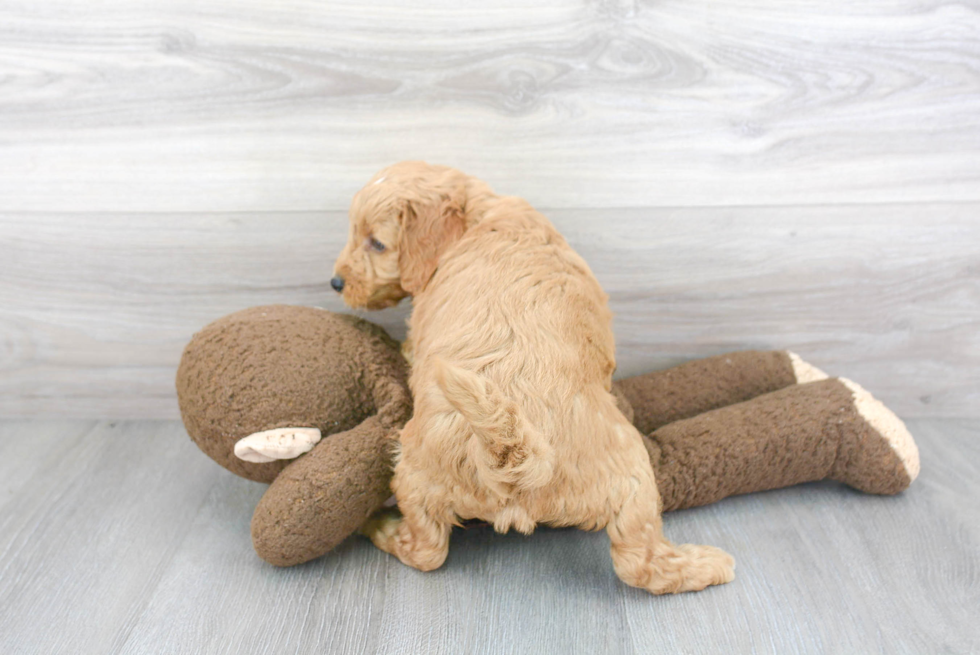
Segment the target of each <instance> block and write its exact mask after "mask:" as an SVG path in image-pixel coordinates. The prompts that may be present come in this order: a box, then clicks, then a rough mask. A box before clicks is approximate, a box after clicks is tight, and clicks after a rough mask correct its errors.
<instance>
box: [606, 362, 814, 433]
mask: <svg viewBox="0 0 980 655" xmlns="http://www.w3.org/2000/svg"><path fill="white" fill-rule="evenodd" d="M826 378H827V374H826V373H824V372H823V371H821V370H819V369H817V368H815V367H813V366H812V365H810V364H808V363H807V362H805V361H803V360H802V359H800V358H799V357H798V356H797V355H796V354H795V353H792V352H789V351H788V350H771V351H770V350H743V351H739V352H732V353H726V354H724V355H715V356H714V357H705V358H704V359H696V360H693V361H690V362H686V363H684V364H680V365H678V366H674V367H672V368H668V369H663V370H660V371H654V372H653V373H647V374H645V375H637V376H635V377H631V378H626V379H624V380H618V381H616V382H614V383H613V393H614V394H615V395H616V396H617V400H618V401H619V407H620V409H621V410H622V411H623V413H624V414H626V416H627V418H629V419H630V420H631V421H632V422H633V425H635V426H636V429H638V430H639V431H640V432H641V433H642V434H649V433H650V432H652V431H654V430H656V429H657V428H659V427H660V426H662V425H667V424H668V423H673V422H674V421H679V420H680V419H685V418H690V417H692V416H697V415H698V414H701V413H703V412H707V411H709V410H712V409H717V408H719V407H726V406H728V405H734V404H735V403H740V402H743V401H745V400H749V399H750V398H755V397H756V396H761V395H763V394H765V393H769V392H770V391H776V390H777V389H782V388H784V387H788V386H790V385H792V384H797V383H801V382H813V381H815V380H824V379H826Z"/></svg>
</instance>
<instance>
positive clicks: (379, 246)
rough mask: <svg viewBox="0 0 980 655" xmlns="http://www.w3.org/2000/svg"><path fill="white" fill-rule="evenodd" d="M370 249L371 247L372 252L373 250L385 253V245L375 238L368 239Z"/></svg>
mask: <svg viewBox="0 0 980 655" xmlns="http://www.w3.org/2000/svg"><path fill="white" fill-rule="evenodd" d="M368 247H370V248H371V250H373V251H374V252H384V251H385V244H383V243H381V242H380V241H378V240H377V239H375V238H374V237H368Z"/></svg>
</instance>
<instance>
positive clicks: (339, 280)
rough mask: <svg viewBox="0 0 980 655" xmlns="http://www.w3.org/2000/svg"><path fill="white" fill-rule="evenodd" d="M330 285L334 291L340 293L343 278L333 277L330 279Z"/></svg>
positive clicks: (342, 288)
mask: <svg viewBox="0 0 980 655" xmlns="http://www.w3.org/2000/svg"><path fill="white" fill-rule="evenodd" d="M330 286H332V287H333V290H334V291H336V292H337V293H340V292H341V291H343V290H344V278H342V277H335V278H333V279H332V280H330Z"/></svg>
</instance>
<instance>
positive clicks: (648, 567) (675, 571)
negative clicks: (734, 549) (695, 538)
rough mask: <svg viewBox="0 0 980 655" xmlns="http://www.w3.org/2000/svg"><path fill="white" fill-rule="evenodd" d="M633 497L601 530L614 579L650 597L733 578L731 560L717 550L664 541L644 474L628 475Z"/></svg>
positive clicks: (655, 503) (651, 489) (652, 491)
mask: <svg viewBox="0 0 980 655" xmlns="http://www.w3.org/2000/svg"><path fill="white" fill-rule="evenodd" d="M632 481H633V482H634V484H635V487H636V488H635V490H634V491H635V493H633V494H632V495H631V496H629V497H628V498H627V499H626V501H625V502H624V503H623V505H622V507H621V508H620V510H619V512H618V513H617V514H616V515H615V516H614V517H613V519H612V520H611V521H610V522H609V525H608V526H607V527H606V531H607V532H608V533H609V539H610V541H611V542H612V547H611V549H610V551H611V553H612V559H613V567H614V568H615V569H616V575H618V576H619V578H620V579H621V580H622V581H623V582H625V583H626V584H628V585H631V586H634V587H642V588H643V589H646V590H647V591H649V592H651V593H654V594H670V593H679V592H682V591H698V590H700V589H704V588H705V587H707V586H709V585H716V584H724V583H726V582H731V581H732V580H733V579H734V578H735V560H733V559H732V556H731V555H729V554H728V553H726V552H725V551H723V550H720V549H718V548H714V547H712V546H696V545H694V544H681V545H676V546H675V545H674V544H672V543H670V542H669V541H667V540H666V539H664V536H663V530H662V522H661V520H660V510H659V507H658V502H659V497H658V495H657V487H656V484H655V482H654V480H653V477H652V476H650V475H645V476H642V477H640V478H637V477H633V478H632Z"/></svg>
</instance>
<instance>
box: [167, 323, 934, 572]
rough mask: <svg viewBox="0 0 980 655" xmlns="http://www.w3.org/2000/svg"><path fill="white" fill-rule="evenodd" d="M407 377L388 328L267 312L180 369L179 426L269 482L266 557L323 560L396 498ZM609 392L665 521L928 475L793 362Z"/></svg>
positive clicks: (888, 487)
mask: <svg viewBox="0 0 980 655" xmlns="http://www.w3.org/2000/svg"><path fill="white" fill-rule="evenodd" d="M407 378H408V372H407V365H406V363H405V360H404V359H403V358H402V356H401V354H400V352H399V349H398V343H397V342H395V341H394V340H392V339H391V338H390V337H389V336H388V335H387V334H386V333H385V332H384V330H383V329H381V328H380V327H378V326H376V325H373V324H372V323H369V322H368V321H365V320H362V319H358V318H355V317H352V316H346V315H342V314H335V313H332V312H329V311H326V310H321V309H313V308H308V307H292V306H287V305H273V306H268V307H255V308H252V309H247V310H244V311H241V312H237V313H235V314H231V315H229V316H226V317H224V318H222V319H219V320H217V321H215V322H214V323H211V324H210V325H208V326H207V327H205V328H204V329H203V330H201V331H200V332H199V333H197V334H195V335H194V338H193V339H192V340H191V342H190V343H189V344H188V345H187V348H186V349H185V350H184V354H183V357H182V359H181V362H180V367H179V369H178V371H177V396H178V400H179V403H180V410H181V415H182V416H183V419H184V425H185V426H186V428H187V432H188V434H189V435H190V436H191V438H192V439H193V440H194V441H195V443H197V445H198V446H199V447H200V448H201V450H203V451H204V452H205V453H207V454H208V455H209V456H210V457H211V458H212V459H214V460H215V461H216V462H218V463H219V464H221V465H222V466H224V467H225V468H227V469H228V470H230V471H232V472H233V473H236V474H238V475H241V476H243V477H245V478H248V479H250V480H256V481H259V482H270V483H271V485H270V486H269V489H268V490H267V491H266V493H265V495H264V496H263V497H262V500H261V501H260V502H259V505H258V507H257V508H256V510H255V514H254V516H253V518H252V541H253V544H254V546H255V550H256V552H258V554H259V556H260V557H262V558H263V559H264V560H266V561H267V562H269V563H271V564H275V565H278V566H291V565H294V564H300V563H302V562H306V561H309V560H311V559H314V558H316V557H320V556H321V555H324V554H325V553H327V552H328V551H330V550H331V549H332V548H334V547H335V546H336V545H337V544H339V543H340V542H341V541H342V540H343V539H345V538H346V537H347V536H348V535H350V534H351V533H353V532H355V531H356V530H357V529H358V528H359V527H360V526H361V525H362V524H363V523H364V522H365V521H366V520H367V519H368V518H369V517H370V516H371V515H372V514H373V513H374V512H375V511H377V510H378V509H379V508H380V507H381V506H382V504H383V503H384V502H385V500H386V499H388V498H389V496H390V495H391V492H390V490H389V487H388V484H389V481H390V478H391V469H392V455H393V445H394V444H395V443H396V440H397V433H398V430H399V429H400V428H401V427H402V426H403V425H404V424H405V422H406V421H407V420H408V418H409V417H410V416H411V411H412V409H411V395H410V393H409V390H408V386H407ZM613 391H614V393H615V394H616V396H617V399H618V401H619V405H620V408H621V409H622V411H623V413H624V414H626V416H628V417H629V418H630V419H631V420H632V421H633V423H634V425H636V427H637V428H638V429H639V430H640V432H641V433H643V434H649V437H646V438H645V442H646V447H647V450H648V452H649V453H650V461H651V464H652V465H653V468H654V473H655V475H656V480H657V485H658V488H659V490H660V495H661V498H662V502H663V509H664V510H665V511H669V510H674V509H682V508H686V507H695V506H698V505H705V504H707V503H713V502H715V501H718V500H721V499H722V498H725V497H727V496H731V495H735V494H743V493H749V492H753V491H761V490H765V489H775V488H778V487H785V486H789V485H793V484H798V483H801V482H809V481H814V480H822V479H832V480H837V481H840V482H843V483H845V484H848V485H850V486H852V487H854V488H856V489H859V490H861V491H865V492H868V493H877V494H895V493H898V492H900V491H902V490H903V489H905V488H906V487H908V486H909V484H911V482H912V481H913V480H914V479H915V477H916V475H918V472H919V455H918V450H917V449H916V446H915V442H914V441H913V440H912V437H911V435H910V434H909V433H908V431H907V430H906V429H905V425H904V424H903V423H902V422H901V421H900V420H899V419H898V418H897V417H896V416H895V415H894V414H893V413H892V412H891V411H889V410H888V409H887V408H886V407H885V406H884V405H882V404H881V403H880V402H878V401H877V400H875V399H874V398H873V397H872V396H871V395H870V394H868V393H867V392H866V391H864V390H863V389H861V388H860V387H858V386H857V385H856V384H854V383H853V382H850V381H848V380H844V379H829V378H827V376H826V375H824V374H823V373H822V372H820V371H818V370H817V369H815V368H813V367H812V366H809V365H808V364H806V363H805V362H803V361H802V360H800V359H799V358H798V357H796V356H795V355H793V354H792V353H787V352H784V351H775V352H760V351H746V352H737V353H730V354H727V355H719V356H716V357H709V358H707V359H702V360H697V361H693V362H689V363H687V364H682V365H680V366H677V367H674V368H671V369H667V370H664V371H657V372H654V373H650V374H647V375H641V376H637V377H633V378H629V379H626V380H620V381H618V382H616V383H615V384H614V389H613Z"/></svg>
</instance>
